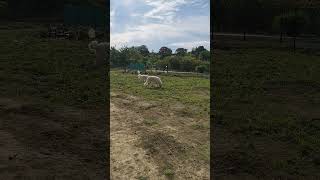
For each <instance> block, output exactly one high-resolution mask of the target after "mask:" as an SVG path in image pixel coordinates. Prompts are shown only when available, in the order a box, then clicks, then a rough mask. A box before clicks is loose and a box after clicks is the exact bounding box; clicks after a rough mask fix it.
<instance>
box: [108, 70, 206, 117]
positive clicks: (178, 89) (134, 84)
mask: <svg viewBox="0 0 320 180" xmlns="http://www.w3.org/2000/svg"><path fill="white" fill-rule="evenodd" d="M110 74H111V75H110V81H111V92H123V93H127V94H131V95H135V96H138V97H143V98H144V99H145V100H149V101H158V102H159V104H158V105H161V106H164V107H165V106H168V105H171V104H173V103H177V102H180V103H183V104H185V105H187V106H188V105H189V106H191V107H192V106H193V107H197V109H198V110H199V111H198V113H197V114H198V115H200V116H208V114H209V112H210V109H209V105H210V95H209V92H210V84H209V83H210V81H209V79H208V78H205V77H184V76H182V77H180V76H168V75H160V78H161V80H162V82H163V87H162V88H161V89H159V88H145V87H144V86H143V82H139V80H138V77H137V75H134V74H127V73H122V72H121V71H111V73H110ZM186 113H188V112H186Z"/></svg>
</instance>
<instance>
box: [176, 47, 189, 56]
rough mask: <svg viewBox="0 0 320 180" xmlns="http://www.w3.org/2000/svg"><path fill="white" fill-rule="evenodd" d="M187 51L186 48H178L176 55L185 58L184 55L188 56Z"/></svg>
mask: <svg viewBox="0 0 320 180" xmlns="http://www.w3.org/2000/svg"><path fill="white" fill-rule="evenodd" d="M187 51H188V50H187V49H185V48H177V49H176V54H177V55H178V56H184V55H186V54H187Z"/></svg>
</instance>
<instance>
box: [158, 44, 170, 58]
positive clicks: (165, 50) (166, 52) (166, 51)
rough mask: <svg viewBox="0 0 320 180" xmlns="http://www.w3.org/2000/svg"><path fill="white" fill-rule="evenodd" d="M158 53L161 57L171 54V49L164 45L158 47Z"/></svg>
mask: <svg viewBox="0 0 320 180" xmlns="http://www.w3.org/2000/svg"><path fill="white" fill-rule="evenodd" d="M159 54H160V56H161V57H166V56H170V55H171V54H172V50H171V49H170V48H168V47H165V46H164V47H161V48H160V49H159Z"/></svg>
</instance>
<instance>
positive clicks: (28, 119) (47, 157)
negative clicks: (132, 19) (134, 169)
mask: <svg viewBox="0 0 320 180" xmlns="http://www.w3.org/2000/svg"><path fill="white" fill-rule="evenodd" d="M42 30H45V28H44V27H42V26H40V25H35V24H25V23H12V24H1V25H0V39H1V41H0V115H1V116H0V137H1V142H2V143H1V148H0V149H1V150H0V164H2V165H3V167H2V168H1V170H0V177H1V179H12V178H18V177H19V178H27V179H30V178H31V179H35V178H40V179H46V178H48V177H55V178H63V179H65V178H67V179H69V178H85V179H105V178H106V171H105V164H106V161H107V159H106V147H107V141H106V140H107V134H106V133H105V132H106V117H105V116H106V108H105V107H107V105H108V104H107V101H106V98H104V97H106V96H107V95H108V94H107V93H108V89H107V83H108V82H107V81H106V74H107V73H106V70H105V69H104V68H100V69H93V68H91V67H92V66H91V64H92V63H93V61H94V58H95V57H94V55H93V54H90V52H89V51H88V47H87V42H85V41H69V40H54V39H45V38H40V37H39V33H40V31H42ZM93 152H94V153H93ZM30 167H32V168H30Z"/></svg>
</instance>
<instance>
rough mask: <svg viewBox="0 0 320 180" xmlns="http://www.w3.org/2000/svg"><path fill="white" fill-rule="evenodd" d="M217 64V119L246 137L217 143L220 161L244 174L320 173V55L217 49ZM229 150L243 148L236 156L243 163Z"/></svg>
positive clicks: (219, 168)
mask: <svg viewBox="0 0 320 180" xmlns="http://www.w3.org/2000/svg"><path fill="white" fill-rule="evenodd" d="M213 66H214V72H213V79H214V82H215V83H214V85H213V87H214V91H213V93H214V96H215V99H214V102H215V108H216V109H215V121H214V124H215V125H216V126H217V129H224V130H225V132H230V133H231V136H232V137H233V138H234V139H235V141H236V142H240V143H239V144H238V145H235V144H229V145H228V146H230V147H232V146H233V149H232V148H231V150H227V148H226V146H225V147H218V145H217V147H216V148H217V149H218V151H219V152H222V153H221V154H219V155H221V156H220V157H219V156H216V157H217V159H218V158H221V159H219V160H217V161H218V162H223V163H230V164H231V165H230V164H229V165H227V166H236V172H237V173H240V174H241V173H248V174H253V175H267V176H276V175H284V176H289V175H291V176H293V177H295V176H308V175H318V176H320V174H319V172H318V171H317V170H319V169H320V156H319V154H320V140H319V139H320V111H319V110H320V71H319V69H320V57H319V56H316V55H310V54H303V53H296V54H294V53H293V52H292V51H287V50H276V49H271V48H270V49H269V48H261V49H254V48H250V49H245V48H243V49H233V50H228V51H225V50H216V51H215V55H214V65H213ZM217 138H219V137H217ZM228 153H229V155H231V154H237V155H236V156H234V158H233V159H232V161H233V162H234V163H238V164H236V165H235V164H234V163H233V162H230V159H229V160H228V159H226V158H227V154H228ZM223 154H224V155H225V156H224V155H223ZM229 157H230V156H229ZM228 161H229V162H228ZM216 168H217V171H216V172H221V174H228V173H230V172H229V171H228V170H226V169H224V168H225V167H224V166H223V165H220V166H219V165H217V166H216ZM233 173H234V172H233Z"/></svg>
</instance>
